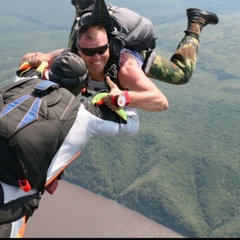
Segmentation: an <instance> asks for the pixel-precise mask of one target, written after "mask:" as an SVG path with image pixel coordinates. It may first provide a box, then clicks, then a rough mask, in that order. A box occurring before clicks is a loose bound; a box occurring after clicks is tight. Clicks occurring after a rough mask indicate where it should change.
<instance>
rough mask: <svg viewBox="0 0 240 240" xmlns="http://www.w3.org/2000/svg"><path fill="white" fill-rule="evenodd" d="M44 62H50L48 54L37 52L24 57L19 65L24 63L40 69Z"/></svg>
mask: <svg viewBox="0 0 240 240" xmlns="http://www.w3.org/2000/svg"><path fill="white" fill-rule="evenodd" d="M43 61H46V62H48V61H49V56H48V54H44V53H41V52H35V53H27V54H26V55H24V56H23V57H22V59H21V60H20V63H19V64H20V65H22V64H23V63H24V62H28V63H29V64H30V65H31V66H32V67H38V66H39V65H40V64H41V63H42V62H43Z"/></svg>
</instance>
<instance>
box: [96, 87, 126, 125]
mask: <svg viewBox="0 0 240 240" xmlns="http://www.w3.org/2000/svg"><path fill="white" fill-rule="evenodd" d="M107 95H108V93H106V92H103V93H98V94H97V95H95V96H94V98H93V99H92V104H93V105H95V104H96V105H102V104H103V103H104V101H103V98H104V97H106V96H107ZM115 112H116V113H117V114H118V115H119V116H120V117H121V118H122V119H123V120H125V121H127V113H126V111H125V110H124V109H123V108H121V109H118V110H116V111H115Z"/></svg>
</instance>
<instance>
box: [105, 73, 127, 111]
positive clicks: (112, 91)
mask: <svg viewBox="0 0 240 240" xmlns="http://www.w3.org/2000/svg"><path fill="white" fill-rule="evenodd" d="M106 82H107V84H108V86H109V87H110V93H109V94H108V95H107V96H106V97H105V98H104V99H103V100H104V102H105V105H106V106H108V107H109V108H110V109H111V110H112V111H116V110H118V109H120V107H117V106H115V105H114V104H113V102H112V99H114V97H115V96H116V95H121V94H122V91H121V90H120V89H119V88H118V86H117V85H116V84H115V83H114V82H113V81H112V80H111V79H110V77H109V76H107V77H106Z"/></svg>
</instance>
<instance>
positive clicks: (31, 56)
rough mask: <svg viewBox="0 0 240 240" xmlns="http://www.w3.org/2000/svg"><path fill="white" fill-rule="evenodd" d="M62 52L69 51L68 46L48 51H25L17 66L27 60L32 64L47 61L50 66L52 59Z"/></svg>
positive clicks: (35, 64)
mask: <svg viewBox="0 0 240 240" xmlns="http://www.w3.org/2000/svg"><path fill="white" fill-rule="evenodd" d="M64 52H70V48H66V49H63V48H62V49H57V50H54V51H52V52H49V53H42V52H33V53H26V54H25V55H24V56H23V57H22V58H21V59H20V61H19V66H21V65H22V64H23V63H24V62H29V64H31V65H32V66H39V65H40V64H41V63H42V62H43V61H47V62H48V64H49V67H51V65H52V62H53V60H54V59H55V58H56V57H58V56H59V55H60V54H62V53H64Z"/></svg>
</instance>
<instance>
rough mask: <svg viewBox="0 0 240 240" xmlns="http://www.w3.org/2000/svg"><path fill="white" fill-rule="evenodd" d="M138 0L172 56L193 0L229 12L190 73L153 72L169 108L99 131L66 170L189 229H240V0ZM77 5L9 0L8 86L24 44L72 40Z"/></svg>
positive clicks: (3, 59)
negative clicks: (160, 75) (172, 79)
mask: <svg viewBox="0 0 240 240" xmlns="http://www.w3.org/2000/svg"><path fill="white" fill-rule="evenodd" d="M106 2H107V3H108V2H109V1H106ZM128 2H129V1H128ZM128 2H127V1H121V4H122V5H123V6H128V7H129V8H131V9H133V10H135V11H138V12H139V13H141V14H144V15H145V16H147V17H148V18H150V19H151V20H152V21H153V23H154V26H155V30H156V33H157V36H158V39H157V48H156V51H158V52H159V53H160V54H161V55H162V56H164V57H166V58H167V59H170V58H171V55H172V54H173V53H174V51H175V49H176V47H177V45H178V43H179V41H180V40H181V38H182V37H183V36H184V33H183V31H184V30H185V29H186V25H187V19H186V12H185V11H186V8H188V7H192V5H193V4H194V3H195V5H197V7H202V8H205V7H211V8H210V9H207V10H211V11H215V12H216V13H217V14H218V16H219V20H220V21H219V24H218V25H216V26H206V27H205V28H204V29H203V32H202V34H201V36H200V47H199V59H198V63H197V66H196V70H195V72H194V74H193V76H192V78H191V80H190V82H189V83H187V84H185V85H181V86H176V85H171V84H167V83H164V82H160V81H156V80H152V81H154V83H155V84H156V85H157V86H158V87H159V88H160V89H161V90H162V91H163V92H164V94H165V95H166V96H167V98H168V100H169V103H170V106H169V109H168V110H167V111H164V112H160V113H154V112H147V111H143V110H139V115H140V131H139V133H138V134H137V135H135V136H132V137H128V138H124V139H121V138H111V139H107V138H106V137H105V138H103V137H97V138H94V139H92V140H91V141H90V143H89V144H88V145H87V147H86V148H85V149H84V151H83V152H82V154H81V155H80V157H79V159H78V160H77V161H75V162H74V163H73V164H72V165H70V166H69V167H68V168H67V169H66V171H65V174H64V179H65V180H67V181H69V182H72V183H74V184H77V185H79V186H81V187H83V188H85V189H88V190H90V191H92V192H94V193H97V194H101V195H103V196H104V197H107V198H109V199H113V200H116V201H117V202H119V203H120V204H122V205H124V206H126V207H128V208H130V209H132V210H134V211H137V212H139V213H141V214H143V215H145V216H147V217H148V218H150V219H152V220H154V221H156V222H158V223H160V224H162V225H164V226H166V227H168V228H170V229H172V230H174V231H176V232H178V233H180V234H182V235H183V236H185V237H198V238H205V237H207V238H227V237H229V238H239V237H240V161H239V155H240V141H239V136H240V124H239V114H240V84H239V81H240V77H239V74H240V70H239V63H240V55H239V52H240V47H239V38H240V26H239V24H238V23H239V18H240V2H238V0H233V1H231V6H230V4H227V3H225V1H224V0H220V1H219V0H218V1H217V0H216V1H214V0H211V1H204V3H202V2H201V3H198V1H191V6H189V1H188V0H179V1H178V4H177V5H176V1H173V0H170V1H167V3H163V2H162V1H161V3H158V2H154V3H152V2H151V4H149V1H147V0H141V1H140V0H132V1H131V3H129V4H128ZM111 3H113V4H118V5H119V3H117V1H111ZM140 3H141V4H140ZM74 12H75V11H74V7H73V6H72V5H71V4H70V1H66V0H65V1H61V3H60V1H57V0H51V1H49V0H42V1H41V2H40V1H31V4H29V1H27V0H21V1H17V0H11V1H7V0H2V1H1V8H0V13H1V14H0V20H1V25H0V32H1V37H0V39H1V55H0V63H1V64H0V86H3V85H5V84H6V83H9V82H11V81H13V78H14V75H15V72H16V70H17V67H18V61H19V59H20V57H21V56H22V55H23V54H25V53H27V52H36V51H40V52H48V51H52V50H55V49H58V48H64V47H66V46H67V41H68V35H69V32H70V28H71V25H72V22H73V17H74Z"/></svg>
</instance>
